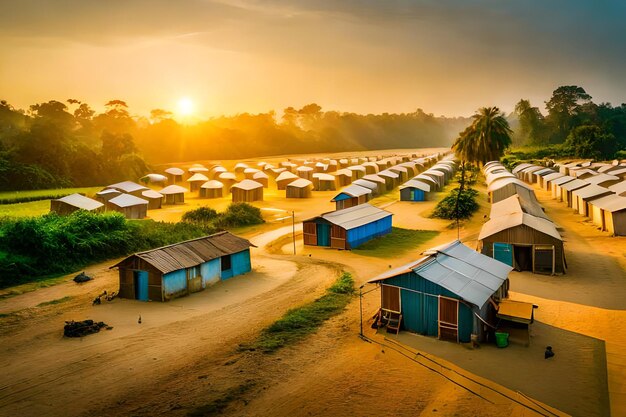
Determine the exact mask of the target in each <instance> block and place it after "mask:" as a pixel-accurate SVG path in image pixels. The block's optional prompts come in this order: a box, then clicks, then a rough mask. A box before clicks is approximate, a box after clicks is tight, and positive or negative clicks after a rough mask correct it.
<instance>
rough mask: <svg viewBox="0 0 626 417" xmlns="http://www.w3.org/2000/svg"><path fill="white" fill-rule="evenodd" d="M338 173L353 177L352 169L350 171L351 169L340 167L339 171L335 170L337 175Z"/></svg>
mask: <svg viewBox="0 0 626 417" xmlns="http://www.w3.org/2000/svg"><path fill="white" fill-rule="evenodd" d="M337 175H345V176H346V177H350V178H352V171H350V170H349V169H345V168H344V169H338V170H337V172H335V176H337Z"/></svg>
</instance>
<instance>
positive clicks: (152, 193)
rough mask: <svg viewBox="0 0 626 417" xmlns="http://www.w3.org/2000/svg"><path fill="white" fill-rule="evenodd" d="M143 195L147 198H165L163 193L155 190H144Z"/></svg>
mask: <svg viewBox="0 0 626 417" xmlns="http://www.w3.org/2000/svg"><path fill="white" fill-rule="evenodd" d="M141 195H142V196H144V197H146V198H163V194H161V193H159V192H157V191H154V190H146V191H144V192H142V193H141Z"/></svg>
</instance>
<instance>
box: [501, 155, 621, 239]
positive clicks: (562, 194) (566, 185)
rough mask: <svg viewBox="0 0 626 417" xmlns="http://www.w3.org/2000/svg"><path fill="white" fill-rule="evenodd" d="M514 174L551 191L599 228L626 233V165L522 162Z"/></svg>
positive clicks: (615, 233)
mask: <svg viewBox="0 0 626 417" xmlns="http://www.w3.org/2000/svg"><path fill="white" fill-rule="evenodd" d="M513 173H514V174H515V175H516V177H517V178H518V179H519V180H520V181H523V182H524V183H526V184H531V185H535V186H537V187H539V188H541V189H544V190H546V191H549V192H550V193H551V196H552V198H553V199H556V200H557V201H559V202H563V203H564V204H567V206H568V207H571V208H572V209H573V211H574V213H577V214H579V215H581V216H584V217H587V218H589V219H590V220H591V221H592V222H593V224H594V225H595V226H597V227H598V228H599V229H600V230H602V231H606V232H609V233H610V234H611V235H614V236H626V164H619V163H617V162H615V163H612V164H608V163H592V162H591V161H577V162H570V163H562V164H558V165H555V166H553V167H543V166H539V165H534V164H520V165H517V166H516V167H515V168H514V169H513Z"/></svg>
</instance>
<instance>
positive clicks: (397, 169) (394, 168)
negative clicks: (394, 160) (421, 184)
mask: <svg viewBox="0 0 626 417" xmlns="http://www.w3.org/2000/svg"><path fill="white" fill-rule="evenodd" d="M388 170H389V171H392V172H405V173H407V174H408V173H409V171H408V170H407V169H406V167H402V166H400V165H394V166H392V167H391V168H388Z"/></svg>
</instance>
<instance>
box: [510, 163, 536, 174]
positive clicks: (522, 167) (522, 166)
mask: <svg viewBox="0 0 626 417" xmlns="http://www.w3.org/2000/svg"><path fill="white" fill-rule="evenodd" d="M531 166H533V164H527V163H524V164H519V165H517V166H516V167H515V168H513V174H517V173H518V172H520V171H522V170H524V169H526V168H528V167H531Z"/></svg>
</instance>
